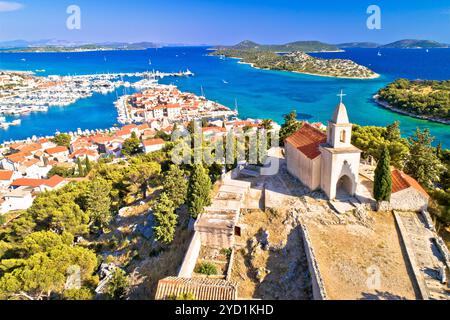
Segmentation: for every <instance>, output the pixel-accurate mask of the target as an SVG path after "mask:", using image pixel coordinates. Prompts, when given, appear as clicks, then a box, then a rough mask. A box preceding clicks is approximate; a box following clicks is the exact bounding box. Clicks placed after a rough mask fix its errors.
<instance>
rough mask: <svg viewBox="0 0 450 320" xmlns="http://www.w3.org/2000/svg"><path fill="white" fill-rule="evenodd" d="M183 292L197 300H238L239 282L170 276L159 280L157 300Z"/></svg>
mask: <svg viewBox="0 0 450 320" xmlns="http://www.w3.org/2000/svg"><path fill="white" fill-rule="evenodd" d="M181 294H192V295H193V296H194V297H195V299H196V300H203V301H204V300H237V284H236V283H234V282H230V281H226V280H220V279H208V278H192V279H187V278H177V277H169V278H165V279H162V280H160V281H159V283H158V289H157V291H156V296H155V298H156V300H165V299H169V298H171V297H173V296H178V295H181Z"/></svg>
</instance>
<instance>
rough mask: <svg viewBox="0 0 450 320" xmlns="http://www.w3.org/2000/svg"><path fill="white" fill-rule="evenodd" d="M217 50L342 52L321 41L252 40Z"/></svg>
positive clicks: (220, 47)
mask: <svg viewBox="0 0 450 320" xmlns="http://www.w3.org/2000/svg"><path fill="white" fill-rule="evenodd" d="M217 49H232V50H242V49H255V50H261V51H272V52H294V51H303V52H314V51H340V49H339V48H338V47H336V46H335V45H332V44H327V43H324V42H320V41H295V42H289V43H286V44H259V43H256V42H253V41H251V40H245V41H242V42H240V43H238V44H236V45H234V46H219V47H218V48H217Z"/></svg>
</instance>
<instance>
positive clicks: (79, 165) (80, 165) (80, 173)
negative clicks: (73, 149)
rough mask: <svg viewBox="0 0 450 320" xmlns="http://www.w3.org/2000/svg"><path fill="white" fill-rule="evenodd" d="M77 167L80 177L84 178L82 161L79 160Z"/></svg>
mask: <svg viewBox="0 0 450 320" xmlns="http://www.w3.org/2000/svg"><path fill="white" fill-rule="evenodd" d="M77 167H78V176H79V177H84V170H83V164H82V163H81V159H80V158H78V159H77Z"/></svg>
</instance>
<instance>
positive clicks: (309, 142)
mask: <svg viewBox="0 0 450 320" xmlns="http://www.w3.org/2000/svg"><path fill="white" fill-rule="evenodd" d="M326 141H327V136H326V134H324V133H323V132H322V131H320V130H318V129H316V128H314V127H313V126H311V125H310V124H308V123H305V124H304V125H303V126H302V127H301V128H300V129H299V130H298V131H297V132H296V133H294V134H293V135H291V136H290V137H288V138H287V139H286V142H287V143H289V144H291V145H292V146H293V147H295V148H296V149H298V150H300V152H302V153H303V154H304V155H305V156H307V157H308V158H309V159H315V158H317V157H318V156H319V155H320V151H319V146H320V145H321V144H323V143H325V142H326Z"/></svg>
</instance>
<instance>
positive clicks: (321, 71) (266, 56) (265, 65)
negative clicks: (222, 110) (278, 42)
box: [211, 47, 379, 79]
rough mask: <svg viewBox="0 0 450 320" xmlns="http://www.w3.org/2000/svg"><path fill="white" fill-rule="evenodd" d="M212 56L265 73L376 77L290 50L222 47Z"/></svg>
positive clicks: (366, 70) (351, 64)
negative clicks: (226, 58)
mask: <svg viewBox="0 0 450 320" xmlns="http://www.w3.org/2000/svg"><path fill="white" fill-rule="evenodd" d="M211 54H212V55H215V56H222V57H223V56H225V57H231V58H238V59H241V61H242V62H243V63H248V64H251V65H252V66H253V67H256V68H260V69H267V70H283V71H291V72H298V73H305V74H311V75H317V76H326V77H336V78H351V79H373V78H377V77H379V75H378V74H377V73H375V72H373V71H372V70H370V69H369V68H367V67H364V66H361V65H359V64H357V63H355V62H353V61H351V60H345V59H320V58H315V57H312V56H310V55H308V54H306V53H305V52H303V51H293V52H289V53H286V54H279V53H277V52H274V51H271V50H268V49H264V50H261V49H255V48H253V47H251V48H248V49H233V48H229V49H227V48H222V49H219V50H216V51H214V52H213V53H211Z"/></svg>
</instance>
